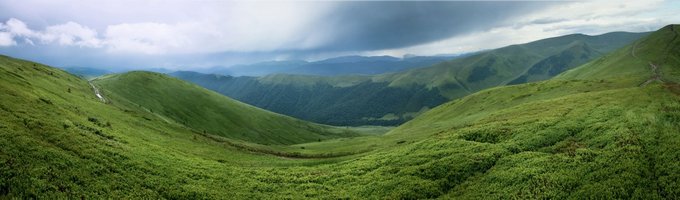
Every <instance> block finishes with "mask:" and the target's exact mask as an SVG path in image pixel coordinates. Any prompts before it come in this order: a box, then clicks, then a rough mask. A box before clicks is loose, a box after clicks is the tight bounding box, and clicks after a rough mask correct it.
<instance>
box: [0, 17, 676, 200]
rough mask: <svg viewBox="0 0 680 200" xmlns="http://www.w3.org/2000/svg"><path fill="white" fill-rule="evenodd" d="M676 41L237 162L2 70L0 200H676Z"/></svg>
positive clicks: (157, 121)
mask: <svg viewBox="0 0 680 200" xmlns="http://www.w3.org/2000/svg"><path fill="white" fill-rule="evenodd" d="M678 28H680V26H677V25H673V26H667V27H664V28H662V29H661V30H659V31H656V32H654V33H652V34H650V35H648V36H645V37H644V38H642V39H640V40H637V41H636V42H635V43H633V44H630V45H627V46H625V47H623V48H620V49H618V50H616V51H613V52H612V53H609V54H607V55H605V56H602V57H600V58H598V59H595V60H593V61H590V62H588V63H587V64H585V65H582V66H580V67H577V68H574V69H571V70H568V71H567V72H564V73H562V74H560V75H558V76H557V77H556V78H555V79H551V80H547V81H539V82H533V83H525V84H517V85H511V86H501V87H494V88H489V89H484V90H481V91H479V92H476V93H474V94H471V95H468V96H466V97H463V98H460V99H457V100H453V101H450V102H447V103H445V104H442V105H440V106H437V107H436V108H433V109H431V110H430V111H427V112H425V113H423V114H421V115H419V116H418V117H416V118H415V119H413V120H411V121H409V122H407V123H405V124H403V125H401V126H399V127H397V128H395V129H393V130H391V131H390V132H388V133H386V134H384V135H376V136H362V137H353V138H338V139H332V140H326V141H321V142H311V143H302V144H295V145H257V144H253V143H247V144H246V145H248V146H249V147H251V149H248V148H243V146H238V145H233V144H232V143H229V142H225V141H228V140H227V138H223V137H219V136H212V135H204V134H200V131H195V130H193V128H191V127H188V126H185V125H183V124H182V123H173V122H172V121H170V123H168V122H166V121H165V120H163V119H164V118H167V117H166V116H164V115H161V113H156V109H154V112H149V111H147V110H146V109H143V108H139V107H137V108H135V106H134V105H132V106H131V105H126V104H124V103H122V101H124V98H123V97H124V96H129V95H120V96H115V94H116V92H111V91H110V92H109V93H105V95H106V94H109V95H112V94H113V95H114V96H113V97H108V96H106V97H107V98H110V99H111V102H113V103H110V104H107V103H104V102H101V101H99V100H98V99H97V97H95V95H94V94H93V92H92V88H91V87H90V86H89V85H88V83H87V81H85V80H83V79H80V78H78V77H75V76H72V75H70V74H67V73H65V72H63V71H61V70H58V69H55V68H51V67H47V66H43V65H40V64H37V63H32V62H27V61H22V60H16V59H12V58H7V57H1V58H0V76H2V79H0V90H1V91H2V92H0V100H2V101H1V102H2V104H0V105H1V107H0V112H1V114H0V138H1V139H0V163H2V165H0V176H1V177H2V178H1V179H0V197H3V198H117V199H118V198H143V199H149V198H152V199H158V198H165V199H218V198H233V199H271V198H275V199H284V198H286V199H303V198H304V199H320V198H324V199H382V198H387V199H431V198H443V199H488V198H492V199H674V198H676V197H677V196H678V195H680V187H678V185H680V184H679V182H680V166H679V165H678V164H677V159H678V158H679V157H680V145H679V144H678V143H679V141H680V135H678V133H679V132H680V125H679V123H678V122H680V86H679V85H678V82H676V80H678V79H679V77H678V74H679V73H678V71H680V68H678V66H680V51H678V48H679V47H680V39H678V34H679V33H678V31H677V29H678ZM633 52H634V53H633ZM652 66H656V67H652ZM119 76H123V77H124V76H141V77H147V78H148V79H151V80H164V81H169V82H173V81H176V79H171V78H167V77H165V76H162V75H158V74H152V73H140V72H136V73H131V74H127V75H119ZM119 78H120V77H119ZM165 79H169V80H165ZM103 80H105V79H103ZM650 80H651V81H650ZM111 81H121V80H115V79H111ZM95 82H97V81H95ZM177 82H178V83H181V82H180V81H177ZM97 84H101V85H100V86H99V87H101V88H100V89H101V90H102V91H106V90H107V89H106V87H107V86H106V84H103V83H97ZM183 84H186V83H183ZM172 85H175V84H169V85H168V86H172ZM187 85H189V86H192V85H191V84H187ZM111 86H114V85H111ZM144 87H147V88H149V89H145V90H142V91H145V92H152V93H158V92H156V91H155V90H156V89H153V88H156V87H159V88H158V90H160V91H163V87H164V86H158V85H155V84H148V85H146V86H144ZM177 87H179V86H177ZM128 89H134V88H128ZM201 93H204V92H201ZM158 94H162V93H158ZM206 94H211V93H206ZM130 97H134V95H133V96H130ZM132 99H137V98H136V97H135V98H132ZM136 101H142V100H139V99H138V100H136ZM157 101H160V102H173V101H175V102H176V101H177V100H163V99H158V100H157ZM179 102H181V101H179ZM145 104H146V103H145ZM173 113H175V114H180V113H179V112H173ZM167 115H168V116H170V114H167ZM145 118H148V119H150V120H147V119H145ZM254 148H262V149H265V148H266V149H268V150H270V151H271V152H264V151H262V149H260V151H254V150H256V149H254ZM343 149H354V150H359V149H368V151H360V152H355V153H354V154H347V155H343V156H339V157H331V158H313V159H300V158H296V159H292V158H291V157H287V156H285V155H282V154H274V153H273V152H275V151H276V152H279V151H280V152H302V153H307V152H312V151H314V152H316V153H324V152H325V153H329V152H337V151H339V150H343Z"/></svg>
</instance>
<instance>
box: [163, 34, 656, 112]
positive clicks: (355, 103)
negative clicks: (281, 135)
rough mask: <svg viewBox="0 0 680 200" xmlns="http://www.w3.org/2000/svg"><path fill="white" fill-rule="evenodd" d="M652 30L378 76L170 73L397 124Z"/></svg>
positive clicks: (243, 95)
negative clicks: (456, 100) (232, 75)
mask: <svg viewBox="0 0 680 200" xmlns="http://www.w3.org/2000/svg"><path fill="white" fill-rule="evenodd" d="M646 34H647V33H627V32H612V33H607V34H602V35H597V36H588V35H583V34H573V35H566V36H560V37H555V38H548V39H543V40H538V41H534V42H530V43H526V44H520V45H511V46H507V47H503V48H499V49H494V50H489V51H484V52H479V53H474V54H471V55H467V56H461V57H459V58H456V59H453V60H449V61H445V62H441V63H438V64H434V65H431V66H427V67H421V68H415V69H411V70H406V71H402V72H394V73H386V74H379V75H374V76H347V75H346V76H333V77H324V76H309V75H296V74H275V75H267V76H263V77H231V76H223V75H208V74H200V73H195V72H181V71H180V72H174V73H172V74H171V75H173V76H175V77H178V78H181V79H183V80H187V81H190V82H193V83H196V84H198V85H201V86H203V87H205V88H208V89H210V90H213V91H216V92H219V93H221V94H224V95H226V96H229V97H232V98H234V99H236V100H239V101H243V102H245V103H248V104H251V105H254V106H257V107H260V108H263V109H267V110H271V111H274V112H277V113H281V114H285V115H289V116H293V117H297V118H300V119H304V120H309V121H314V122H318V123H323V124H332V125H366V124H370V125H399V124H402V123H404V122H406V121H408V120H410V119H413V118H414V117H415V116H417V115H419V114H421V113H423V112H424V111H427V110H429V109H431V108H434V107H436V106H438V105H440V104H443V103H445V102H447V101H450V100H453V99H457V98H460V97H463V96H466V95H469V94H472V93H475V92H477V91H480V90H483V89H486V88H491V87H496V86H503V85H512V84H520V83H526V82H535V81H541V80H546V79H549V78H551V77H553V76H555V75H557V74H559V73H561V72H564V71H567V70H569V69H572V68H574V67H577V66H579V65H581V64H584V63H586V62H588V61H590V60H593V59H595V58H598V57H600V56H601V55H602V54H605V53H608V52H611V51H613V50H615V49H617V48H620V47H623V46H625V45H627V44H629V43H630V42H632V41H634V40H636V39H638V38H640V37H642V36H645V35H646Z"/></svg>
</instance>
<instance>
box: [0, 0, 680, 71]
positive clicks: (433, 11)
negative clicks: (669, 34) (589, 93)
mask: <svg viewBox="0 0 680 200" xmlns="http://www.w3.org/2000/svg"><path fill="white" fill-rule="evenodd" d="M677 13H680V2H678V1H672V0H668V1H664V0H644V1H613V0H604V1H477V2H465V1H434V2H422V1H417V2H414V1H390V2H388V1H371V2H361V1H272V0H270V1H218V0H191V1H190V0H88V1H84V0H83V1H77V0H0V54H5V55H9V56H13V57H18V58H23V59H29V60H33V61H38V62H42V63H45V64H49V65H53V66H58V67H69V66H78V67H94V68H102V69H107V70H111V71H116V70H126V69H149V68H166V69H170V70H196V69H205V68H210V67H215V66H231V65H235V64H247V63H254V62H262V61H269V60H297V59H302V60H310V61H311V60H320V59H325V58H330V57H335V56H344V55H364V56H378V55H390V56H395V57H401V56H403V55H405V54H415V55H438V54H461V53H468V52H475V51H480V50H485V49H493V48H499V47H503V46H507V45H511V44H519V43H526V42H530V41H533V40H538V39H543V38H548V37H555V36H560V35H566V34H573V33H583V34H590V35H597V34H603V33H607V32H612V31H629V32H645V31H654V30H656V29H659V28H661V27H663V26H665V25H667V24H672V23H680V15H678V14H677Z"/></svg>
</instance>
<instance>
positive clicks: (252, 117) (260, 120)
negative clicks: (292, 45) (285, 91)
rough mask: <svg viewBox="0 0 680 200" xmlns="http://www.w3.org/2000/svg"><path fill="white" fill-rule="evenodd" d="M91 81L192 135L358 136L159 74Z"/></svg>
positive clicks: (270, 138) (286, 140)
mask: <svg viewBox="0 0 680 200" xmlns="http://www.w3.org/2000/svg"><path fill="white" fill-rule="evenodd" d="M94 82H95V84H96V85H98V86H99V87H100V88H102V89H101V90H102V92H103V94H104V96H106V97H109V98H111V101H112V102H113V103H114V104H116V106H119V107H125V108H127V109H130V110H132V109H140V108H141V109H144V110H147V111H149V112H151V113H154V114H158V115H160V116H163V117H165V118H167V120H168V121H172V122H177V123H180V124H183V125H185V126H187V127H190V128H192V129H194V130H196V131H199V132H205V133H209V134H215V135H220V136H224V137H227V138H232V139H240V140H244V141H249V142H254V143H260V144H295V143H303V142H311V141H318V140H325V139H331V138H338V137H350V136H358V135H359V134H358V133H355V132H352V131H348V130H343V129H340V128H338V129H333V128H332V127H330V126H324V125H319V124H313V123H309V122H305V121H301V120H297V119H293V118H291V117H287V116H284V115H280V114H276V113H272V112H269V111H265V110H262V109H259V108H256V107H253V106H250V105H247V104H244V103H241V102H238V101H235V100H232V99H229V98H228V97H225V96H222V95H220V94H217V93H215V92H213V91H210V90H207V89H204V88H201V87H199V86H197V85H194V84H190V83H187V82H184V81H181V80H178V79H176V78H172V77H169V76H167V75H163V74H159V73H151V72H128V73H124V74H117V75H110V76H105V77H102V78H98V79H96V80H95V81H94ZM172 122H168V123H172Z"/></svg>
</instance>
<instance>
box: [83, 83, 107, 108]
mask: <svg viewBox="0 0 680 200" xmlns="http://www.w3.org/2000/svg"><path fill="white" fill-rule="evenodd" d="M87 83H89V84H90V86H92V90H94V95H95V96H97V98H98V99H99V100H100V101H102V102H104V103H106V99H105V98H104V96H103V95H102V94H101V93H100V92H99V89H97V87H95V86H94V84H92V82H91V81H88V82H87Z"/></svg>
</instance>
